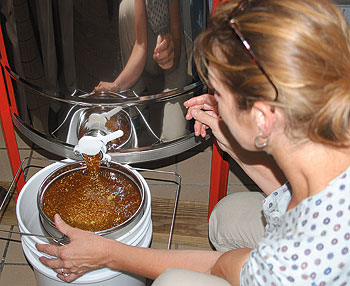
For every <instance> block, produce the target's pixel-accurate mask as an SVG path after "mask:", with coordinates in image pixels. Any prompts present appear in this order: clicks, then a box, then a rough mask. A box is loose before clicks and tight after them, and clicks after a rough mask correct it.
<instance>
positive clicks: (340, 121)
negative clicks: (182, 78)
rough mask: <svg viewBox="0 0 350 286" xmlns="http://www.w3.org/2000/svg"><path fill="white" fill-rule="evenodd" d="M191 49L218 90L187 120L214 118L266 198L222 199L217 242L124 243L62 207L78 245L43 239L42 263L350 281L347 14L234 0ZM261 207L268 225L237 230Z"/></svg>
mask: <svg viewBox="0 0 350 286" xmlns="http://www.w3.org/2000/svg"><path fill="white" fill-rule="evenodd" d="M195 58H196V63H197V67H198V70H199V72H200V74H201V75H202V78H203V80H204V81H206V82H207V84H208V86H209V87H210V88H211V90H212V91H213V92H214V94H213V95H211V94H204V95H202V96H199V97H195V98H192V99H190V100H188V101H187V102H185V106H186V107H188V113H187V116H186V118H187V119H188V120H191V119H195V135H197V136H200V135H201V136H205V135H206V132H207V129H208V128H210V129H211V131H212V132H213V134H214V136H215V137H216V139H217V141H218V144H219V146H220V147H221V148H222V150H223V151H225V152H227V153H228V154H230V155H231V156H232V158H233V159H235V160H236V161H237V163H238V164H239V165H240V166H241V167H242V168H243V170H244V171H245V172H246V173H247V174H248V175H249V176H250V177H251V178H252V179H253V180H254V181H255V182H256V184H257V185H258V186H259V187H260V188H261V190H262V191H263V192H264V193H265V194H266V198H263V201H262V202H259V200H260V198H261V196H260V198H259V197H258V199H256V196H255V195H254V194H253V195H252V194H251V195H249V196H238V195H236V194H233V195H230V196H227V197H226V198H224V199H223V200H222V201H221V202H220V203H219V204H218V205H217V207H216V208H215V210H214V211H213V214H212V216H211V219H210V239H211V241H212V243H213V245H214V246H215V248H216V251H205V250H203V251H202V250H159V249H158V250H157V249H143V248H139V247H132V246H127V245H124V244H122V243H119V242H117V241H113V240H109V239H105V238H103V237H100V236H97V235H95V234H92V233H88V232H84V231H81V230H78V229H73V228H71V227H70V226H68V225H67V224H65V223H64V222H63V221H62V220H61V219H60V217H59V216H58V215H56V217H55V222H56V225H57V228H58V229H59V230H60V231H61V232H62V233H64V234H66V235H67V236H68V237H69V238H70V244H68V245H66V246H61V247H59V246H54V245H37V248H38V250H39V251H42V252H44V253H47V254H50V255H52V256H54V257H55V258H53V259H49V258H45V257H42V258H40V260H41V262H42V263H44V264H45V265H47V266H49V267H51V268H52V269H53V270H54V271H56V272H57V273H58V277H59V278H61V279H62V280H64V281H66V282H71V281H73V280H75V279H76V278H78V277H79V276H81V275H83V274H84V273H86V272H87V271H90V270H93V269H96V268H101V267H105V266H107V267H110V268H112V269H117V270H121V271H127V272H132V273H136V274H139V275H142V276H145V277H149V278H152V279H155V278H156V279H155V281H154V283H153V285H155V286H160V285H162V286H163V285H167V286H169V285H208V286H209V285H217V286H224V285H283V286H286V285H343V286H344V285H349V281H350V271H349V269H350V253H349V247H350V243H349V242H350V230H349V229H350V227H349V226H350V81H349V75H350V34H349V27H348V25H347V23H346V21H345V19H344V17H343V15H342V13H341V12H340V11H339V10H338V9H337V8H336V7H335V6H334V4H332V3H331V2H330V1H328V0H318V1H314V0H263V1H262V0H250V1H249V0H238V1H237V0H232V1H229V2H227V3H225V4H222V5H220V6H219V7H218V8H217V10H216V12H215V14H214V15H213V17H212V20H211V24H210V25H209V27H208V28H207V30H205V31H204V32H203V33H201V35H200V36H199V38H198V39H197V41H196V45H195ZM286 181H287V183H286ZM261 199H262V198H261ZM247 200H248V201H247ZM240 204H245V205H246V207H245V208H242V207H240ZM237 206H238V207H237ZM261 209H263V212H264V215H265V219H266V226H265V229H264V230H263V232H262V233H260V234H254V235H241V233H243V234H248V233H249V231H252V228H254V226H256V225H259V224H261V225H263V224H264V222H263V221H262V220H261V219H260V217H259V215H254V216H252V219H253V220H256V221H251V220H247V219H240V221H239V219H238V218H237V217H236V216H237V215H239V216H240V217H241V218H242V217H243V218H248V216H244V214H245V213H246V214H251V213H254V212H256V213H260V211H261ZM92 250H93V251H92Z"/></svg>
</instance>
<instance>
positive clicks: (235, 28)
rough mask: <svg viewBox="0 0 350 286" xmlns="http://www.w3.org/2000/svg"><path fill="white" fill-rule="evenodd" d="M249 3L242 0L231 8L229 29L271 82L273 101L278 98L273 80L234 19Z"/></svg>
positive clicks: (247, 0) (246, 0)
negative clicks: (273, 92)
mask: <svg viewBox="0 0 350 286" xmlns="http://www.w3.org/2000/svg"><path fill="white" fill-rule="evenodd" d="M248 5H249V0H242V1H240V2H239V3H238V5H237V6H236V7H235V8H234V9H233V11H232V12H231V15H230V18H229V20H228V24H229V26H230V27H231V29H232V30H233V31H234V33H235V34H236V35H237V37H238V38H239V39H240V41H241V42H242V44H243V46H244V47H245V49H246V51H247V52H248V53H249V55H250V56H251V58H252V60H253V62H254V64H256V66H257V67H258V68H259V70H260V71H261V72H262V73H263V74H264V76H265V77H266V79H267V80H268V81H269V82H270V83H271V85H272V87H273V89H274V90H275V93H276V96H275V101H277V99H278V89H277V87H276V86H275V84H274V83H273V81H272V80H271V78H270V77H269V75H268V74H267V73H266V71H265V70H264V68H263V67H262V66H261V64H260V62H259V60H258V58H257V57H256V56H255V54H254V52H253V50H252V48H251V46H250V44H249V43H248V41H247V40H246V39H245V38H244V36H243V34H242V33H241V31H240V29H239V27H238V25H237V23H236V20H235V14H236V13H237V12H238V11H244V10H245V9H246V8H247V7H248Z"/></svg>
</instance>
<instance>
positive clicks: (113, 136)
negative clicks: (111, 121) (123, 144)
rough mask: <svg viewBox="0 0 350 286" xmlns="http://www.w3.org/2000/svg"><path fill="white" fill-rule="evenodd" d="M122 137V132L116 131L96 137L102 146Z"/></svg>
mask: <svg viewBox="0 0 350 286" xmlns="http://www.w3.org/2000/svg"><path fill="white" fill-rule="evenodd" d="M123 135H124V132H123V130H117V131H114V132H112V133H109V134H107V135H105V136H101V137H98V138H99V139H100V140H101V141H102V142H103V143H104V144H107V143H108V142H109V141H113V140H115V139H117V138H119V137H122V136H123Z"/></svg>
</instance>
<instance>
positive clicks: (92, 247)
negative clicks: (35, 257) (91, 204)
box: [36, 214, 109, 282]
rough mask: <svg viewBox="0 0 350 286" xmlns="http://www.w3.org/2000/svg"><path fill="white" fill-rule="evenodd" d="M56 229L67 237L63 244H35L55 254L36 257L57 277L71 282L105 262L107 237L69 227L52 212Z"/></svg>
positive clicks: (41, 249) (103, 264) (107, 256)
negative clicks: (68, 241)
mask: <svg viewBox="0 0 350 286" xmlns="http://www.w3.org/2000/svg"><path fill="white" fill-rule="evenodd" d="M55 223H56V227H57V229H58V230H59V231H60V232H62V233H63V234H65V235H66V236H68V237H69V239H70V243H69V244H67V245H65V246H56V245H53V244H37V245H36V247H37V249H38V250H39V251H41V252H44V253H46V254H49V255H51V256H55V257H56V258H52V259H50V258H47V257H44V256H42V257H40V261H41V262H42V263H43V264H44V265H46V266H48V267H50V268H52V269H53V270H54V271H55V272H56V273H57V277H58V278H60V279H61V280H63V281H65V282H72V281H74V280H75V279H77V278H78V277H80V276H82V275H83V274H84V273H86V272H89V271H91V270H94V269H98V268H102V267H104V266H105V265H106V263H107V262H108V258H109V255H108V246H107V244H108V241H109V239H105V238H102V237H101V236H99V235H96V234H94V233H91V232H87V231H83V230H80V229H76V228H72V227H70V226H69V225H67V224H66V223H65V222H64V221H63V220H62V219H61V217H60V216H59V215H58V214H56V215H55Z"/></svg>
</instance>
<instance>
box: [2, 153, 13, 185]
mask: <svg viewBox="0 0 350 286" xmlns="http://www.w3.org/2000/svg"><path fill="white" fill-rule="evenodd" d="M12 178H13V175H12V172H11V165H10V160H9V158H8V156H7V150H6V149H0V181H3V182H10V181H12Z"/></svg>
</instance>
